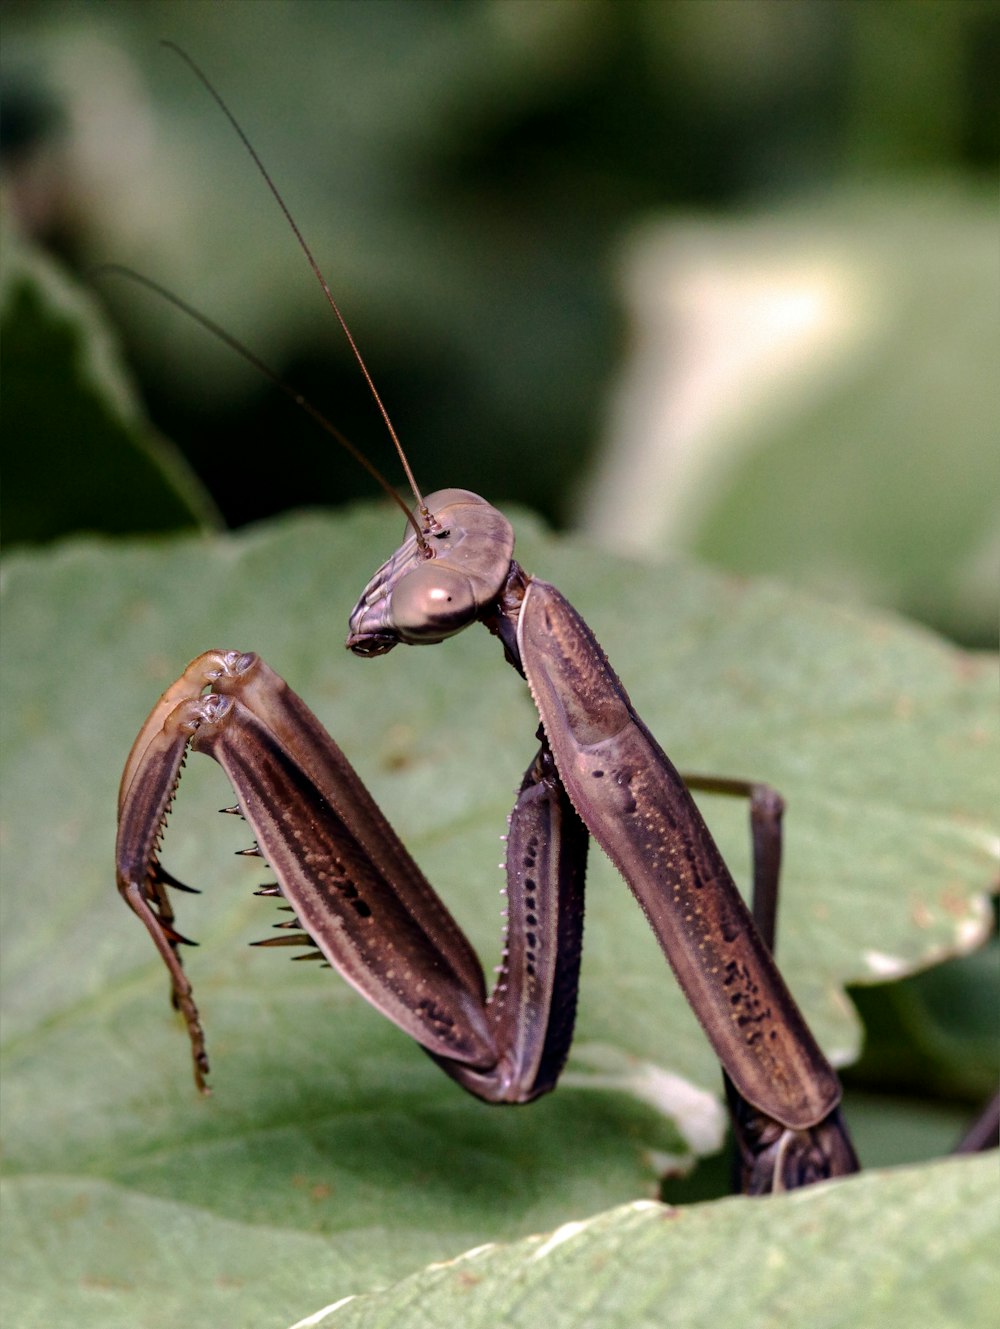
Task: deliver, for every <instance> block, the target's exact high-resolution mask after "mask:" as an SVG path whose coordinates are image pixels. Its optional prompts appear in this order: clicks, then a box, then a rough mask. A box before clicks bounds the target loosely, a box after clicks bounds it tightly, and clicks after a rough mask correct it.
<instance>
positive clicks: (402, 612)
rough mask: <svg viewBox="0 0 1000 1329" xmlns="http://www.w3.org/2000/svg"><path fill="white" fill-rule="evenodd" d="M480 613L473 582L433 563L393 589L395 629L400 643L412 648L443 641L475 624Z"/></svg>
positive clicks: (454, 571)
mask: <svg viewBox="0 0 1000 1329" xmlns="http://www.w3.org/2000/svg"><path fill="white" fill-rule="evenodd" d="M478 612H479V603H478V600H477V597H476V593H475V587H474V585H473V583H472V581H471V580H470V579H469V578H468V577H467V576H466V575H465V574H464V573H463V572H456V570H455V569H454V568H450V567H447V566H444V565H442V564H441V563H439V562H436V561H435V560H433V559H432V560H431V561H430V562H428V563H424V564H423V565H422V566H420V567H418V568H415V569H414V570H413V571H412V572H408V573H407V574H406V576H404V577H401V578H400V580H399V582H398V583H397V584H396V585H395V586H394V587H393V588H392V594H391V597H390V618H391V621H392V626H393V628H394V629H395V631H396V632H397V633H398V634H399V639H400V640H401V641H404V642H408V643H410V644H411V645H420V644H429V643H432V642H438V641H444V639H445V638H446V637H451V636H454V634H455V633H456V632H461V630H462V629H463V628H465V627H468V626H469V624H470V623H473V622H475V619H476V614H477V613H478Z"/></svg>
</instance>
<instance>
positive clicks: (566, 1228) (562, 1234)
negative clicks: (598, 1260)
mask: <svg viewBox="0 0 1000 1329" xmlns="http://www.w3.org/2000/svg"><path fill="white" fill-rule="evenodd" d="M586 1226H587V1224H586V1223H578V1222H574V1223H563V1225H562V1227H557V1228H556V1230H555V1232H553V1233H552V1235H551V1237H549V1238H548V1239H547V1240H546V1241H543V1242H542V1244H541V1245H540V1246H539V1248H538V1250H537V1251H535V1252H534V1253H533V1254H532V1256H531V1258H532V1260H541V1259H543V1258H544V1257H545V1256H546V1255H548V1254H549V1253H550V1252H551V1251H554V1250H555V1248H556V1247H557V1246H561V1245H562V1244H563V1242H565V1241H571V1240H572V1239H573V1237H578V1236H579V1235H580V1233H581V1232H582V1231H583V1230H584V1229H585V1228H586Z"/></svg>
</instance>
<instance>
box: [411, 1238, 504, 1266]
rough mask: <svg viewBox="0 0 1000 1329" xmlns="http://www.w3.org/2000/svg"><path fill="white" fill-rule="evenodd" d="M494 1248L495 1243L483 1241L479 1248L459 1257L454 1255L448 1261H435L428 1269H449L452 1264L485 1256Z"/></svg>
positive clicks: (464, 1252)
mask: <svg viewBox="0 0 1000 1329" xmlns="http://www.w3.org/2000/svg"><path fill="white" fill-rule="evenodd" d="M495 1247H496V1242H495V1241H485V1242H483V1244H482V1245H481V1246H472V1247H470V1248H469V1250H467V1251H462V1253H461V1255H455V1256H453V1257H452V1258H451V1259H450V1260H437V1261H435V1263H434V1264H429V1265H428V1266H427V1268H428V1269H450V1268H451V1266H452V1265H453V1264H461V1263H462V1261H463V1260H476V1259H478V1258H479V1256H480V1255H485V1253H486V1252H487V1251H491V1250H493V1249H494V1248H495Z"/></svg>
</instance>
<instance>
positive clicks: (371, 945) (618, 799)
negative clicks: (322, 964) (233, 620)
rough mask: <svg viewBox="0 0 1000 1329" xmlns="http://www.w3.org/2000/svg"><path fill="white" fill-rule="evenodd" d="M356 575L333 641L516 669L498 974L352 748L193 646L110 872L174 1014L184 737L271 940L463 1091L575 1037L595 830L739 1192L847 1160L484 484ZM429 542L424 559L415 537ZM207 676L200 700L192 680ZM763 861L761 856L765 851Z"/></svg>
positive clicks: (539, 1081)
mask: <svg viewBox="0 0 1000 1329" xmlns="http://www.w3.org/2000/svg"><path fill="white" fill-rule="evenodd" d="M426 505H427V508H428V509H429V510H430V511H431V512H432V513H433V514H434V517H435V522H434V525H433V526H430V525H428V526H427V527H426V529H425V530H424V531H423V539H422V540H418V538H417V536H416V534H412V533H411V534H410V535H409V536H408V537H407V539H406V540H405V541H404V543H403V545H402V546H401V547H400V549H399V550H398V551H397V552H396V554H394V555H393V557H392V558H391V559H390V560H389V562H388V563H386V564H385V565H384V566H383V568H382V569H380V571H379V572H378V573H377V574H376V575H375V577H374V578H373V579H372V581H371V582H370V583H369V585H368V587H366V589H365V591H364V593H363V595H362V597H361V600H360V601H359V602H358V605H357V606H356V608H355V610H354V612H353V613H352V615H351V619H350V635H349V637H348V646H349V647H350V648H351V649H352V650H353V651H354V652H355V653H356V654H359V655H363V656H365V655H376V654H384V653H385V652H386V651H388V650H390V649H392V648H393V647H394V646H396V645H397V644H399V643H400V642H406V643H410V644H428V643H434V642H439V641H442V640H443V639H445V638H447V637H449V636H452V635H454V634H455V633H456V632H459V631H461V629H462V628H464V627H466V626H468V625H469V624H470V623H472V622H475V621H477V620H478V621H481V622H483V623H484V624H485V625H486V626H487V627H488V628H489V629H490V630H491V631H492V632H493V633H494V634H495V635H497V636H498V637H499V638H500V640H501V642H502V644H503V647H504V651H505V654H506V657H507V659H508V661H509V662H510V663H511V664H512V665H513V666H514V667H515V668H516V669H517V670H518V671H519V672H520V673H521V674H522V675H523V676H524V677H525V678H526V679H527V682H528V685H529V687H530V689H531V694H532V697H533V698H534V701H535V704H536V706H537V708H538V712H539V716H540V719H541V728H540V730H539V737H540V740H541V746H540V748H539V751H538V753H537V755H536V756H535V758H534V759H533V761H532V762H531V764H530V766H529V767H528V770H527V772H526V773H525V776H524V780H523V783H522V785H521V789H520V792H519V794H518V798H517V802H516V804H515V807H514V811H513V813H512V816H511V822H510V828H509V833H508V842H507V861H506V870H507V892H508V906H509V912H508V926H507V937H506V944H505V949H504V954H503V962H502V965H501V968H500V972H499V976H498V981H497V983H496V985H495V987H494V989H493V991H492V992H491V993H489V994H488V993H487V990H486V985H485V982H484V979H483V974H482V969H481V967H480V964H479V961H478V960H477V958H476V956H475V954H474V953H473V951H472V949H471V947H470V945H469V943H468V941H467V940H466V938H465V936H464V934H463V933H462V932H461V931H460V929H459V927H458V925H457V924H456V922H455V920H454V919H453V918H452V916H451V914H450V912H449V911H448V909H447V908H446V906H445V905H444V904H443V903H442V901H441V899H440V898H439V896H438V895H437V894H436V892H435V891H434V889H433V888H432V886H431V885H430V883H429V882H428V881H427V880H426V878H425V877H424V876H423V874H422V873H421V871H420V869H419V868H418V867H417V865H416V864H415V863H414V861H413V859H412V858H411V857H410V855H409V853H408V852H407V850H406V848H405V846H404V845H403V844H402V842H401V841H400V840H399V838H398V836H397V835H396V834H395V832H394V831H393V830H392V828H391V826H390V825H389V824H388V822H387V821H386V819H385V817H384V816H383V815H382V813H381V811H380V810H379V808H378V806H377V804H376V803H375V801H374V800H373V798H372V797H371V795H370V794H369V792H368V791H367V789H366V788H365V786H364V785H363V784H362V783H361V781H360V779H359V777H358V776H357V774H356V773H355V771H354V770H353V768H352V767H351V765H350V764H349V762H348V761H347V758H346V757H345V756H344V754H343V753H342V752H341V750H340V749H339V748H338V747H337V745H336V744H335V743H334V742H333V740H332V739H331V738H330V737H329V735H328V734H327V733H326V732H325V730H324V729H323V727H322V726H321V725H320V723H319V721H318V720H317V719H316V717H315V716H314V715H313V714H312V712H311V711H310V710H309V708H308V707H307V706H306V705H305V703H304V702H303V701H302V700H301V699H300V698H299V697H298V696H297V695H296V694H295V693H294V692H293V691H292V690H291V688H289V687H288V685H287V684H286V683H285V682H284V681H283V680H282V679H281V678H279V677H278V675H277V674H275V673H274V672H273V671H272V670H271V669H270V668H269V667H268V666H267V665H266V664H264V662H263V661H262V660H260V659H259V658H258V657H257V656H255V655H243V654H239V653H237V652H219V651H211V652H208V653H206V654H205V655H202V656H199V657H198V659H197V660H195V661H194V662H193V663H192V664H191V665H189V666H188V668H187V669H186V670H185V672H184V674H183V675H182V676H181V678H180V679H178V680H177V682H176V683H175V684H173V685H172V687H171V688H169V689H168V690H167V692H165V693H164V695H163V697H161V699H160V701H159V702H158V703H157V704H156V706H155V707H154V708H153V711H152V712H151V714H150V716H149V718H148V719H147V721H146V723H145V725H144V726H143V727H142V729H141V731H140V733H139V736H138V738H137V739H136V742H135V744H134V746H133V748H132V752H131V754H130V756H129V759H128V762H127V764H126V768H125V773H124V775H123V777H122V784H121V791H120V795H119V833H118V847H117V871H118V885H119V890H120V891H121V892H122V894H123V895H124V897H125V899H126V901H127V902H128V904H129V905H130V907H131V908H132V909H133V910H134V911H135V912H136V913H137V914H138V915H139V917H140V918H141V919H142V920H143V922H144V924H145V925H146V927H147V929H148V930H149V932H150V934H151V936H152V937H153V940H154V942H155V943H156V945H157V948H158V949H159V952H160V954H161V956H162V957H163V959H164V961H165V963H166V964H167V967H168V969H169V970H170V974H171V980H172V984H173V996H174V1001H175V1004H176V1005H177V1006H178V1007H179V1009H180V1010H181V1011H182V1013H183V1015H184V1018H185V1020H186V1022H187V1027H188V1032H189V1035H190V1038H191V1045H192V1050H193V1055H194V1064H195V1078H196V1080H197V1082H198V1085H199V1087H201V1088H204V1086H205V1077H206V1075H207V1073H208V1062H207V1057H206V1054H205V1045H204V1037H203V1034H202V1029H201V1024H200V1020H199V1016H198V1011H197V1007H196V1005H195V1002H194V999H193V996H192V992H191V986H190V983H189V982H188V980H187V977H186V975H185V973H184V970H183V969H182V967H181V964H180V960H179V958H178V954H177V947H178V945H179V944H180V943H181V942H182V941H183V938H182V937H181V936H180V934H179V933H178V932H177V931H176V930H175V928H174V915H173V910H172V908H171V905H170V902H169V899H168V896H167V887H168V886H169V885H176V884H178V883H176V882H175V881H174V879H173V878H171V877H170V875H169V874H168V873H167V872H166V871H165V870H164V869H163V868H162V867H161V865H160V863H159V858H158V845H159V839H160V835H161V832H162V829H163V823H164V820H165V818H166V815H167V812H168V810H169V806H170V802H171V799H172V797H173V792H174V789H175V786H176V783H177V780H178V777H179V774H180V770H181V765H182V761H183V757H184V753H185V751H186V749H187V748H188V747H189V746H190V747H191V748H192V749H193V750H194V751H196V752H206V753H208V754H209V755H210V756H212V757H214V758H215V760H216V761H218V762H219V764H220V765H221V766H222V767H223V769H224V770H225V771H226V774H227V775H228V777H229V779H230V781H231V782H232V785H233V788H234V789H235V791H236V794H237V798H238V800H239V809H240V811H241V812H242V814H243V816H244V817H245V818H246V819H247V821H248V822H249V824H250V826H251V828H252V830H253V833H254V835H255V837H256V840H257V844H258V846H259V849H260V852H261V854H262V855H263V857H264V858H266V859H267V860H268V862H269V863H270V865H271V867H272V869H273V871H274V874H275V876H276V878H277V886H276V887H275V888H272V891H271V893H280V894H281V895H282V896H283V897H284V899H285V901H286V902H287V904H288V905H289V906H290V907H291V909H292V911H293V918H292V920H291V922H290V923H289V924H288V931H287V932H285V933H283V935H282V936H281V937H279V938H275V939H273V940H272V941H271V942H269V943H264V944H271V945H288V944H302V945H306V946H309V947H314V948H316V953H318V954H322V955H323V956H324V957H325V958H326V960H327V961H328V962H329V963H330V964H331V965H332V966H333V967H334V968H335V969H337V970H338V971H339V972H340V974H341V975H342V976H343V977H344V978H346V979H347V981H348V982H349V983H351V984H352V985H353V986H354V987H355V988H356V989H357V990H358V991H359V992H360V993H361V994H362V995H363V996H364V997H366V998H367V999H368V1000H369V1001H370V1002H371V1003H372V1004H373V1005H374V1006H376V1007H377V1008H378V1009H379V1010H380V1011H382V1013H383V1014H385V1015H387V1016H388V1017H389V1019H391V1020H392V1021H393V1022H394V1023H395V1024H397V1025H398V1026H399V1027H400V1028H401V1029H404V1030H406V1032H407V1033H409V1034H410V1035H412V1037H413V1038H414V1039H416V1041H417V1042H418V1043H419V1044H420V1045H421V1046H422V1047H423V1048H424V1049H425V1050H426V1051H427V1052H428V1053H429V1054H430V1056H431V1057H433V1059H434V1060H435V1061H436V1062H437V1063H438V1064H439V1065H440V1066H441V1067H442V1068H443V1069H444V1070H445V1071H446V1072H447V1073H448V1074H449V1075H450V1076H451V1077H452V1078H453V1079H455V1080H457V1081H458V1082H459V1084H461V1085H462V1086H463V1088H465V1089H467V1090H469V1092H471V1093H473V1094H475V1095H476V1096H477V1097H479V1098H482V1099H485V1100H487V1101H489V1102H495V1103H523V1102H528V1101H530V1100H531V1099H533V1098H536V1097H537V1096H538V1095H540V1094H542V1093H545V1092H547V1091H548V1090H550V1089H552V1088H553V1087H554V1086H555V1083H556V1081H557V1079H558V1077H559V1073H560V1071H561V1069H562V1066H563V1064H564V1062H565V1059H566V1056H567V1053H568V1050H569V1045H570V1041H571V1037H572V1030H573V1020H574V1015H575V1009H576V993H577V982H578V974H579V965H580V951H581V943H582V930H583V886H584V874H585V867H586V857H587V844H588V837H589V836H592V837H593V838H594V839H595V840H596V841H597V843H598V844H599V845H600V846H601V848H602V849H603V850H604V851H605V853H606V854H607V855H608V856H609V858H610V859H611V860H612V862H613V863H614V864H615V866H616V867H617V868H618V869H619V871H620V872H621V874H622V876H623V877H624V878H625V880H626V882H627V883H628V885H629V886H630V888H631V889H632V892H633V894H634V895H635V896H636V898H637V900H638V901H639V904H640V905H641V907H642V909H643V912H644V913H645V915H646V917H647V919H648V920H649V923H650V926H651V927H652V928H653V931H654V933H655V934H656V937H657V940H658V941H659V943H660V946H661V948H662V949H663V952H664V954H665V955H666V957H667V959H668V960H669V962H670V965H671V967H672V968H673V970H674V973H675V975H676V977H677V979H678V981H679V983H680V984H681V987H682V988H683V990H684V992H685V994H686V996H687V998H688V1000H689V1001H690V1003H691V1005H692V1008H693V1009H694V1011H695V1014H696V1015H697V1016H698V1018H699V1020H700V1021H701V1023H702V1026H703V1028H704V1029H705V1032H706V1034H707V1035H708V1038H709V1039H710V1041H711V1043H712V1045H713V1047H714V1048H715V1051H716V1053H717V1054H718V1056H719V1059H720V1061H721V1062H722V1065H723V1067H724V1069H725V1072H726V1076H727V1084H728V1093H729V1098H730V1107H731V1112H732V1116H733V1121H734V1125H735V1128H736V1132H737V1138H738V1142H739V1145H740V1150H741V1155H742V1160H743V1173H744V1184H745V1188H746V1189H748V1190H750V1191H753V1192H761V1191H765V1190H773V1189H782V1188H787V1187H790V1186H796V1185H803V1184H806V1183H808V1182H811V1181H815V1180H820V1179H822V1178H823V1177H828V1176H836V1175H842V1174H844V1173H847V1172H851V1171H854V1170H855V1169H856V1167H857V1161H856V1159H855V1156H854V1152H853V1149H852V1147H851V1144H850V1140H849V1137H848V1136H847V1133H846V1131H845V1129H844V1127H843V1124H842V1122H841V1119H840V1113H839V1106H838V1105H839V1101H840V1085H839V1083H838V1081H837V1077H836V1075H835V1074H834V1072H833V1070H832V1069H831V1067H830V1065H829V1063H828V1062H827V1061H826V1058H825V1057H824V1056H823V1054H822V1052H821V1051H820V1049H819V1047H818V1045H817V1044H816V1042H815V1039H814V1038H813V1036H812V1034H811V1032H810V1031H809V1029H808V1027H807V1025H806V1023H805V1021H804V1020H803V1018H802V1016H801V1014H800V1012H799V1010H798V1007H797V1006H796V1005H795V1003H794V1001H793V999H792V997H791V995H790V994H789V992H788V989H787V987H786V986H785V983H784V980H783V979H782V977H781V974H780V973H779V971H778V969H777V966H776V965H775V963H774V960H773V958H772V956H771V952H770V949H769V947H768V945H767V944H765V941H764V940H763V939H762V938H761V936H760V935H759V933H758V930H757V928H756V926H755V925H754V921H753V918H752V917H751V915H750V912H749V911H748V910H747V908H746V906H745V905H744V903H743V900H742V898H741V896H740V894H739V891H738V890H737V888H736V886H735V884H734V883H733V880H732V877H731V876H730V873H729V871H728V868H727V867H726V865H725V863H724V862H723V859H722V856H721V854H720V853H719V851H718V849H717V848H716V846H715V842H714V841H713V839H712V837H711V834H710V833H709V831H708V829H707V827H706V826H705V823H704V821H703V820H702V817H701V814H700V813H699V811H698V809H697V807H696V806H695V804H694V802H693V800H692V798H691V795H690V794H689V792H688V790H687V788H686V787H685V784H684V781H683V780H682V779H681V777H680V776H679V775H678V773H677V772H676V770H675V769H674V767H673V766H672V765H671V763H670V762H669V760H668V759H667V757H666V756H665V754H664V753H663V751H662V749H661V748H660V747H659V745H658V744H657V743H656V741H655V739H654V738H653V737H652V735H651V734H650V733H649V731H648V730H647V729H646V727H645V725H644V724H643V723H642V721H641V720H640V719H639V717H638V716H637V715H636V713H635V711H634V709H633V708H632V705H631V702H630V701H629V699H628V696H627V694H626V693H625V691H624V689H623V688H622V685H621V683H620V682H619V681H618V679H617V677H616V676H615V674H614V672H613V671H612V669H611V667H610V665H609V664H608V662H607V659H606V657H605V655H604V653H603V651H602V650H601V648H600V647H599V646H598V644H597V642H596V640H595V639H594V636H593V634H592V633H591V631H590V629H589V628H588V627H587V625H586V624H585V623H584V621H583V619H582V618H581V617H580V615H579V614H578V613H577V612H576V611H575V610H574V609H573V607H572V606H571V605H570V604H569V603H568V601H567V600H566V599H565V598H564V597H563V596H562V595H560V593H559V592H558V591H557V590H556V589H555V588H554V587H552V586H549V585H548V584H546V583H545V582H542V581H538V580H536V579H534V578H532V577H530V576H528V575H527V574H526V573H524V572H523V571H522V569H521V568H520V567H519V566H518V565H517V563H515V562H514V561H513V543H514V541H513V532H512V530H511V527H510V524H509V523H508V522H507V520H506V519H505V518H504V517H503V516H502V515H501V514H500V513H499V512H498V511H497V510H496V509H495V508H493V507H491V506H490V505H489V504H488V503H486V502H485V501H484V500H483V499H481V498H478V497H477V496H476V495H474V494H470V493H468V492H467V491H465V490H458V489H450V490H442V491H440V492H439V493H437V494H433V495H431V496H429V497H428V499H427V500H426ZM428 555H429V556H428ZM206 688H208V689H210V691H209V692H208V694H207V695H203V694H204V693H205V689H206ZM775 870H776V869H775Z"/></svg>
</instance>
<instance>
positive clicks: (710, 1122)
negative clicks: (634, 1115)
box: [562, 1043, 726, 1154]
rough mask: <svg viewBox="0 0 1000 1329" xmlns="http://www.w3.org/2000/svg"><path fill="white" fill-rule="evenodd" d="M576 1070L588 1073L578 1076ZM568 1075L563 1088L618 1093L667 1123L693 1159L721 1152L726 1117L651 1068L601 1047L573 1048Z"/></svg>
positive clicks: (685, 1083)
mask: <svg viewBox="0 0 1000 1329" xmlns="http://www.w3.org/2000/svg"><path fill="white" fill-rule="evenodd" d="M581 1064H584V1065H590V1066H593V1067H594V1070H593V1071H592V1072H591V1071H585V1070H580V1069H579V1067H580V1066H581ZM573 1065H574V1067H575V1069H574V1070H571V1071H567V1072H566V1073H565V1074H564V1075H563V1077H562V1083H563V1084H571V1085H573V1086H574V1087H575V1088H578V1089H618V1090H621V1091H622V1092H623V1093H627V1094H631V1095H632V1096H633V1097H634V1098H638V1099H639V1100H640V1102H643V1103H646V1104H648V1105H649V1106H650V1107H651V1108H653V1109H654V1110H655V1111H657V1112H660V1113H662V1114H663V1116H665V1117H669V1118H670V1120H671V1121H672V1122H673V1123H674V1125H675V1126H676V1127H677V1130H678V1131H679V1133H680V1135H681V1137H682V1138H683V1140H684V1142H685V1143H686V1144H688V1145H689V1146H690V1147H691V1150H692V1151H693V1153H695V1154H711V1153H715V1152H716V1151H717V1150H718V1149H721V1148H722V1142H723V1139H724V1138H725V1133H726V1113H725V1109H724V1108H723V1106H722V1104H721V1103H720V1102H719V1100H718V1098H716V1096H715V1095H714V1094H712V1093H709V1092H708V1091H707V1090H705V1089H701V1088H699V1086H698V1085H696V1084H692V1083H691V1081H690V1080H685V1079H683V1078H682V1077H681V1076H679V1075H674V1074H673V1073H672V1072H671V1071H666V1070H664V1069H663V1068H662V1066H657V1065H655V1064H654V1063H653V1062H649V1061H640V1060H638V1059H637V1058H635V1057H629V1056H628V1055H627V1054H625V1053H623V1052H621V1051H619V1050H618V1049H617V1048H612V1047H607V1046H605V1045H603V1044H598V1043H588V1044H585V1045H583V1046H580V1045H579V1044H578V1045H577V1047H576V1049H575V1052H574V1057H573Z"/></svg>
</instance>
